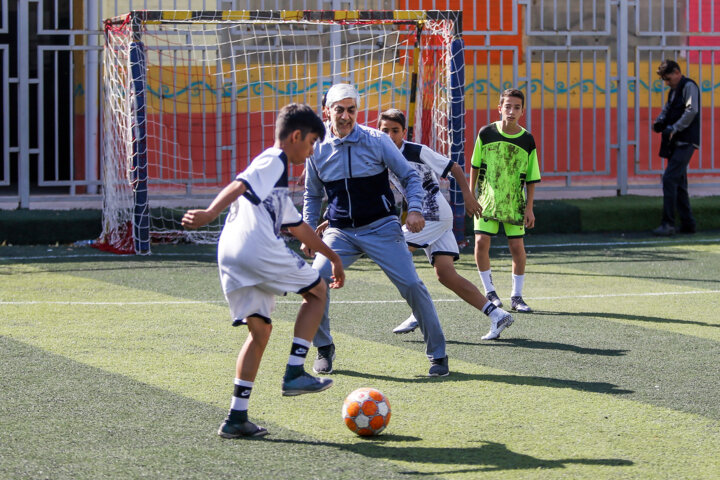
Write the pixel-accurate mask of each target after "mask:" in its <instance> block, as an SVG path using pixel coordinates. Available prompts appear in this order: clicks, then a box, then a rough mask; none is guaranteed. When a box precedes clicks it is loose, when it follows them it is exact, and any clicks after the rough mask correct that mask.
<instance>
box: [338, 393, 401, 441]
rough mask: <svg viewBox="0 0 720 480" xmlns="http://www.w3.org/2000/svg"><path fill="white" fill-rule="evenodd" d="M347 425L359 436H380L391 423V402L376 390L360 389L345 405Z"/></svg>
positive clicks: (344, 412) (348, 397)
mask: <svg viewBox="0 0 720 480" xmlns="http://www.w3.org/2000/svg"><path fill="white" fill-rule="evenodd" d="M342 416H343V420H344V421H345V425H347V427H348V428H349V429H350V430H352V431H353V432H355V433H357V434H358V435H362V436H363V437H365V436H370V435H378V434H379V433H380V432H382V431H383V430H385V427H387V425H388V423H390V402H388V399H387V397H386V396H385V395H383V394H382V392H380V391H379V390H376V389H374V388H358V389H357V390H355V391H354V392H352V393H351V394H350V395H348V396H347V398H346V399H345V402H344V403H343V408H342Z"/></svg>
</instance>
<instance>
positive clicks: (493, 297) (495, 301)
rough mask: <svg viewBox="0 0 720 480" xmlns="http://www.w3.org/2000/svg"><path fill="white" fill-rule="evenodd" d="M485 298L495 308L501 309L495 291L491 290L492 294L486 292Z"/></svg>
mask: <svg viewBox="0 0 720 480" xmlns="http://www.w3.org/2000/svg"><path fill="white" fill-rule="evenodd" d="M485 298H487V299H488V300H489V301H490V303H492V304H493V305H495V306H496V307H498V308H502V302H501V301H500V297H498V295H497V293H495V290H493V291H492V292H487V293H486V294H485Z"/></svg>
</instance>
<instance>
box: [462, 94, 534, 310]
mask: <svg viewBox="0 0 720 480" xmlns="http://www.w3.org/2000/svg"><path fill="white" fill-rule="evenodd" d="M524 111H525V95H523V93H522V92H521V91H520V90H517V89H507V90H505V91H504V92H503V93H502V95H500V104H499V105H498V112H500V115H501V117H502V119H501V120H500V121H498V122H494V123H491V124H490V125H486V126H484V127H483V128H481V129H480V132H479V133H478V136H477V140H476V142H475V149H474V150H473V156H472V168H471V173H470V189H471V190H472V191H473V192H475V191H476V187H477V190H478V191H479V200H480V206H481V207H482V214H481V215H479V217H478V218H476V219H475V262H476V263H477V267H478V272H479V273H480V278H481V279H482V282H483V286H484V287H485V295H486V296H487V298H488V299H490V301H492V302H493V303H494V304H495V305H497V306H498V307H500V306H502V302H501V301H500V298H499V297H498V295H497V293H496V292H495V285H494V284H493V281H492V273H491V271H490V239H491V238H492V237H493V236H495V235H497V233H498V232H499V228H500V223H502V224H503V229H504V230H505V236H506V237H507V239H508V247H509V248H510V254H511V255H512V292H511V294H510V306H511V307H512V309H513V310H515V311H517V312H523V313H527V312H531V311H532V309H531V308H530V307H529V306H528V305H527V304H526V303H525V301H524V300H523V298H522V288H523V284H524V282H525V264H526V261H527V258H526V254H525V244H524V242H523V236H524V235H525V228H533V227H534V226H535V214H534V213H533V200H534V197H535V184H536V183H538V182H539V181H540V167H539V164H538V158H537V151H536V148H535V139H534V138H533V136H532V135H531V134H530V132H528V131H527V130H525V129H524V128H523V127H521V126H520V125H519V123H518V122H519V121H520V118H521V117H522V115H523V113H524ZM526 190H527V193H526Z"/></svg>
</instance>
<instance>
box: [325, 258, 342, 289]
mask: <svg viewBox="0 0 720 480" xmlns="http://www.w3.org/2000/svg"><path fill="white" fill-rule="evenodd" d="M331 263H332V277H331V278H332V280H333V281H332V282H331V283H330V284H329V285H328V286H329V287H330V288H342V287H343V285H345V270H344V269H343V266H342V261H341V260H340V259H339V258H338V259H337V260H336V261H334V262H331Z"/></svg>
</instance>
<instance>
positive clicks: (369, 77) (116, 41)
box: [96, 11, 465, 253]
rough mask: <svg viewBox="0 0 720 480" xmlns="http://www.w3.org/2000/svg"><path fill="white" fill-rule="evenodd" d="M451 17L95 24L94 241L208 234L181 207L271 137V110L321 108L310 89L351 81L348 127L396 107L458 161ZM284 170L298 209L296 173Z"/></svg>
mask: <svg viewBox="0 0 720 480" xmlns="http://www.w3.org/2000/svg"><path fill="white" fill-rule="evenodd" d="M461 18H462V17H461V13H460V12H454V11H136V12H131V13H129V14H127V15H123V16H120V17H114V18H111V19H108V20H106V21H105V46H104V66H103V74H104V114H103V122H104V126H103V134H104V137H103V138H104V140H103V169H102V171H103V196H104V201H103V233H102V236H101V238H100V239H99V240H98V241H97V242H96V246H99V247H100V248H103V249H107V250H111V251H116V252H125V253H149V252H150V245H151V242H162V241H166V242H173V241H189V242H200V243H212V242H216V241H217V239H218V236H219V233H220V230H221V228H222V222H223V221H224V218H220V219H218V221H217V222H215V223H214V224H212V225H209V226H208V227H206V228H204V229H203V230H201V231H185V230H184V229H183V228H182V227H181V226H180V219H181V218H182V214H183V212H184V211H185V210H186V209H187V208H198V207H205V206H207V204H208V203H209V202H210V200H211V199H212V198H213V197H214V196H215V194H216V193H217V192H218V191H219V189H220V188H222V187H224V186H225V185H227V184H228V183H229V182H230V181H231V180H232V179H233V178H234V176H235V175H236V174H237V173H238V172H240V171H242V170H243V169H244V168H245V167H246V166H247V164H248V163H249V162H250V161H251V160H252V159H253V158H254V157H255V156H256V155H258V154H259V153H260V152H262V151H263V150H264V149H265V148H267V147H269V146H271V145H272V143H273V140H274V138H273V127H274V122H275V116H276V113H277V112H278V111H279V110H280V108H282V107H283V106H284V105H286V104H288V103H291V102H299V103H307V104H309V105H311V106H313V107H315V108H316V109H317V111H318V113H320V112H321V102H322V97H323V94H324V93H325V92H326V91H327V89H328V88H329V87H330V86H331V85H332V84H334V83H338V82H350V83H353V84H354V85H355V86H356V87H357V88H358V91H359V92H360V94H361V97H362V98H361V105H360V113H359V116H358V121H359V122H360V123H365V124H367V125H370V126H375V125H376V122H377V118H378V115H379V113H380V112H381V111H382V110H385V109H387V108H391V107H396V108H401V109H404V110H405V111H406V112H407V117H408V122H409V125H408V126H409V130H410V133H409V136H410V137H411V139H412V140H414V141H416V142H421V143H424V144H426V145H428V146H430V147H431V148H433V149H434V150H436V151H438V152H440V153H442V154H445V155H447V156H448V157H450V158H453V159H454V160H455V161H461V162H462V161H463V160H462V155H463V151H464V116H465V115H464V113H465V112H464V58H463V56H464V54H463V44H462V38H461V30H462V25H461ZM289 168H291V170H290V171H289V175H290V177H291V182H290V183H291V191H292V192H293V198H294V199H295V200H296V203H297V204H298V205H300V204H301V203H302V191H303V187H302V178H301V177H300V174H301V171H302V168H298V167H289ZM451 195H452V192H451ZM456 196H457V198H458V199H459V201H458V202H455V203H457V204H458V205H459V208H460V209H462V208H463V206H462V196H461V195H459V194H457V195H456ZM462 214H463V212H462V211H460V216H462Z"/></svg>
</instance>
